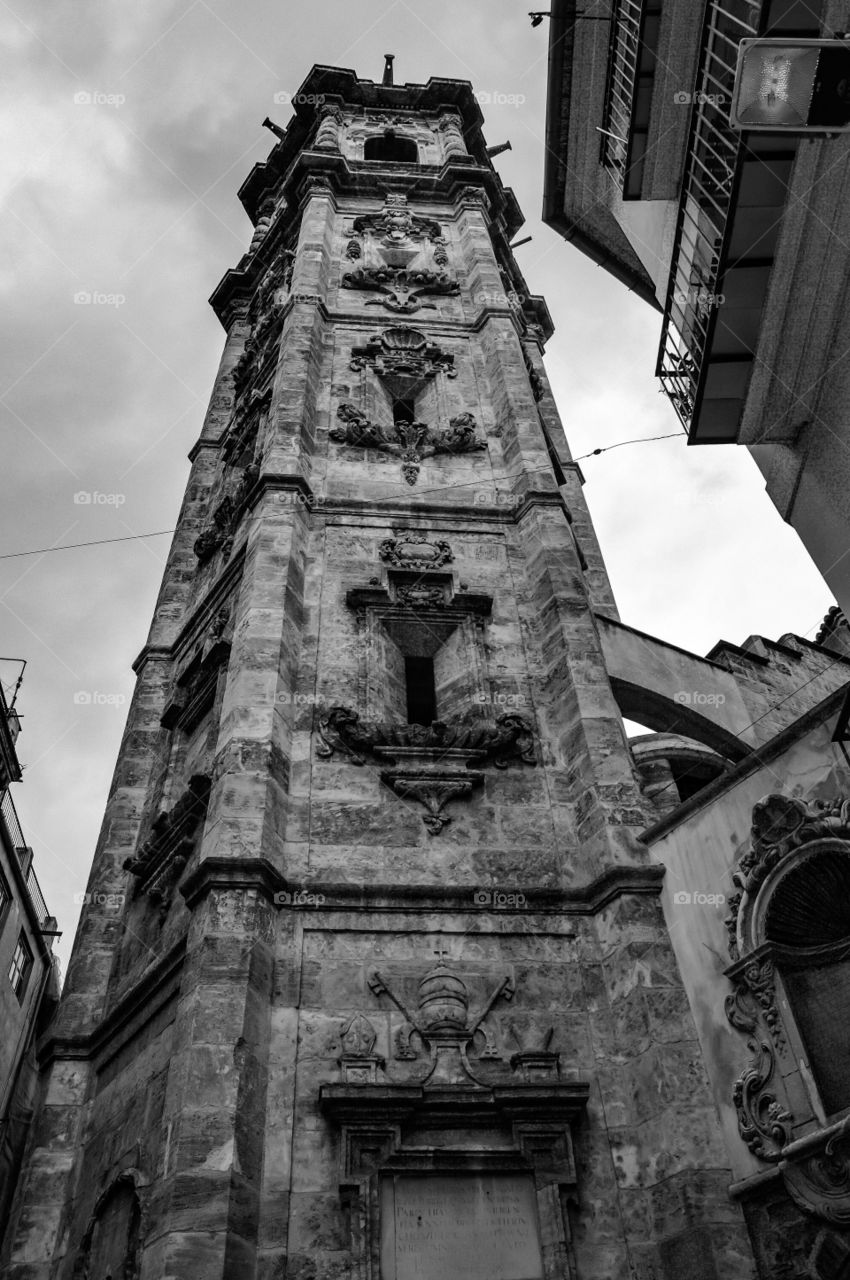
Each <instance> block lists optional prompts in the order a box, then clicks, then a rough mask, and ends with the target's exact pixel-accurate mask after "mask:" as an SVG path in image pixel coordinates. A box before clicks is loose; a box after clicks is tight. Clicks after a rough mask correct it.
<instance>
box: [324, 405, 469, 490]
mask: <svg viewBox="0 0 850 1280" xmlns="http://www.w3.org/2000/svg"><path fill="white" fill-rule="evenodd" d="M337 417H338V418H339V420H340V422H341V423H342V424H343V425H342V426H340V427H331V429H330V431H329V432H328V434H329V436H330V438H331V440H336V441H338V442H339V443H340V444H351V445H357V446H359V447H360V448H361V449H378V450H379V451H380V452H382V453H391V454H393V455H395V456H396V457H398V458H401V471H402V475H403V476H404V478H405V480H406V481H407V483H408V484H410V485H413V484H416V481H417V479H418V477H419V470H420V467H421V464H422V460H423V458H430V457H433V456H434V455H435V454H438V453H473V452H475V451H477V450H479V449H486V448H487V445H486V442H485V441H483V440H479V439H478V437H477V436H476V434H475V419H474V418H473V417H472V414H470V413H461V414H459V415H458V416H457V417H456V418H452V419H451V420H450V421H449V425H448V428H447V429H445V430H443V431H434V430H433V429H432V428H431V427H429V426H428V425H427V424H426V423H424V422H394V423H392V425H389V426H382V425H380V424H378V423H376V422H371V421H370V420H369V419H368V418H367V417H366V415H365V414H363V413H361V412H360V410H359V409H355V407H354V405H351V404H341V405H340V406H339V408H338V409H337Z"/></svg>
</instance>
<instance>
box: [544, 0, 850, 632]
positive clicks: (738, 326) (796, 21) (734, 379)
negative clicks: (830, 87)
mask: <svg viewBox="0 0 850 1280" xmlns="http://www.w3.org/2000/svg"><path fill="white" fill-rule="evenodd" d="M584 10H587V12H583V11H582V8H581V7H580V6H577V5H576V4H575V3H574V2H573V0H553V4H552V16H551V33H550V39H551V43H550V57H549V87H548V105H547V126H546V141H547V151H546V154H547V161H546V173H545V195H544V219H545V220H546V221H547V222H548V223H549V225H550V226H552V227H553V228H555V229H556V230H558V231H560V233H561V234H562V235H564V236H565V237H566V239H568V240H570V241H571V242H572V243H573V244H575V245H576V247H577V248H579V249H581V250H582V251H583V252H584V253H586V254H588V255H589V256H590V257H591V258H592V259H593V261H595V262H598V263H599V264H600V265H601V266H603V267H604V268H605V269H606V270H608V271H610V272H611V273H612V274H613V275H615V276H616V277H617V279H619V280H621V281H622V282H623V283H624V284H625V285H626V286H627V287H628V288H629V289H631V290H633V291H634V292H636V293H638V294H639V295H640V296H641V297H642V298H644V299H645V300H646V301H647V303H648V304H649V305H651V306H653V307H655V308H657V309H658V310H659V312H660V313H661V315H662V325H661V342H660V349H659V355H658V365H657V370H656V372H657V375H658V377H659V378H660V379H661V383H662V386H663V388H664V390H665V391H666V392H667V395H668V396H669V398H670V400H671V403H672V406H673V408H674V410H675V412H676V413H677V414H678V416H679V419H680V420H681V423H682V425H683V427H684V429H685V431H686V432H687V434H688V441H689V443H691V444H722V443H737V444H741V445H746V446H747V448H748V449H749V450H750V453H751V455H752V457H753V458H754V459H755V461H756V463H757V464H758V466H759V468H760V470H761V472H762V474H763V475H764V477H765V480H766V485H767V492H768V493H769V495H770V497H771V498H772V500H773V502H774V503H775V504H776V506H777V508H778V510H779V511H780V513H781V515H782V516H783V518H784V519H785V520H787V521H788V522H789V523H790V524H791V525H792V526H793V527H794V528H795V529H796V530H797V532H798V534H799V535H800V537H801V539H802V540H803V542H804V544H805V546H806V547H807V549H808V551H809V553H810V555H811V556H812V558H813V560H814V561H815V563H816V564H817V566H818V568H819V570H820V572H821V573H822V574H823V576H824V577H825V579H826V581H827V582H828V584H829V586H830V587H831V589H832V590H833V591H834V593H835V597H836V599H837V600H838V601H839V603H840V604H841V605H842V607H843V608H844V609H845V611H846V610H847V609H848V608H850V514H848V505H847V502H846V493H847V488H848V480H850V429H848V425H847V407H846V406H847V404H848V401H849V400H850V381H849V380H848V379H850V364H848V357H847V351H848V348H850V311H849V310H848V308H847V306H846V296H847V276H848V265H850V258H848V247H850V202H848V194H847V190H848V184H850V164H848V151H847V146H848V144H847V140H846V137H843V136H842V137H839V138H833V139H829V138H824V137H823V136H819V137H810V138H804V139H801V138H798V137H794V136H789V135H771V134H755V133H747V134H744V135H741V134H740V133H737V132H735V131H734V130H733V129H732V128H731V127H730V124H729V107H730V101H731V96H732V86H733V83H734V74H735V65H736V58H737V50H738V45H739V43H740V41H741V40H742V39H744V38H750V37H753V36H764V35H769V36H780V37H788V38H794V37H804V38H814V37H818V36H822V35H825V34H826V35H831V34H833V33H834V32H841V31H844V30H845V29H846V28H847V27H848V26H850V7H848V5H847V4H846V3H844V2H843V0H813V2H812V3H809V2H808V0H805V2H804V0H763V2H762V3H750V2H749V0H710V2H709V3H707V4H705V5H701V4H700V5H697V4H693V3H689V2H688V0H610V2H609V0H605V3H603V4H601V5H594V6H593V10H592V14H593V16H592V18H591V16H590V12H589V8H588V6H584Z"/></svg>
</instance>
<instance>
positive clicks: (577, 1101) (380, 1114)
mask: <svg viewBox="0 0 850 1280" xmlns="http://www.w3.org/2000/svg"><path fill="white" fill-rule="evenodd" d="M589 1094H590V1085H589V1084H587V1083H585V1082H584V1081H579V1080H576V1081H559V1082H558V1083H557V1084H498V1085H493V1086H491V1087H487V1086H484V1085H482V1086H481V1087H480V1088H470V1087H468V1086H463V1085H461V1086H457V1087H452V1086H451V1085H443V1086H435V1087H431V1088H429V1087H428V1086H427V1085H403V1084H393V1083H390V1082H388V1083H386V1084H323V1085H322V1086H321V1087H320V1089H319V1106H320V1108H321V1110H322V1111H323V1112H324V1114H325V1115H327V1116H330V1117H331V1118H332V1119H333V1120H335V1121H336V1123H337V1124H352V1123H354V1124H357V1123H361V1124H362V1123H363V1122H364V1121H368V1122H370V1123H375V1122H376V1121H383V1122H384V1123H392V1124H404V1123H408V1124H409V1123H411V1122H413V1121H414V1119H415V1121H416V1122H417V1123H418V1124H423V1125H427V1124H428V1123H436V1122H439V1123H441V1124H444V1125H445V1124H448V1125H449V1126H450V1127H461V1126H462V1125H464V1124H469V1123H471V1122H474V1121H475V1120H485V1119H487V1118H489V1117H491V1116H492V1115H493V1114H494V1113H495V1114H496V1115H499V1114H501V1115H502V1116H504V1118H505V1119H506V1120H508V1121H509V1122H510V1123H512V1124H529V1123H535V1122H539V1123H544V1124H546V1125H552V1124H553V1123H555V1122H557V1121H560V1122H561V1123H566V1124H569V1123H570V1122H571V1121H574V1120H578V1119H579V1117H580V1116H582V1115H583V1114H584V1111H585V1110H586V1108H587V1100H588V1096H589ZM391 1164H392V1158H390V1160H389V1161H388V1165H389V1166H391Z"/></svg>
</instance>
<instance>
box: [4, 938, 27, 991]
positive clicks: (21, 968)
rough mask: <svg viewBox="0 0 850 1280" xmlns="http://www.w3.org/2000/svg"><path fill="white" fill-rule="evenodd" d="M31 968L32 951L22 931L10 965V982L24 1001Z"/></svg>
mask: <svg viewBox="0 0 850 1280" xmlns="http://www.w3.org/2000/svg"><path fill="white" fill-rule="evenodd" d="M31 969H32V951H31V949H30V945H29V943H28V942H27V940H26V938H25V937H24V935H23V933H21V934H20V936H19V938H18V944H17V946H16V947H15V954H14V955H13V956H12V963H11V964H10V965H9V982H10V983H11V984H12V990H13V991H14V993H15V995H16V996H17V997H18V1000H19V1001H23V998H24V993H25V991H26V989H27V982H28V981H29V976H30V970H31Z"/></svg>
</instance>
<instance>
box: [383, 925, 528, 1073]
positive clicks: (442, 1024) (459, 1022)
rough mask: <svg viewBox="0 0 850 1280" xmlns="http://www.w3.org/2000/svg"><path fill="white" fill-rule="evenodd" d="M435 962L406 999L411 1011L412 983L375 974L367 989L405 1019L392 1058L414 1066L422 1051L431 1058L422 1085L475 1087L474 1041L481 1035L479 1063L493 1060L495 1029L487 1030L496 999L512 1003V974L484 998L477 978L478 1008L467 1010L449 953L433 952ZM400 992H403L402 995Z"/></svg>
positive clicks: (466, 993)
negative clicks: (382, 997) (386, 1001)
mask: <svg viewBox="0 0 850 1280" xmlns="http://www.w3.org/2000/svg"><path fill="white" fill-rule="evenodd" d="M437 956H438V960H437V963H436V964H435V965H433V966H432V967H431V968H429V969H428V971H427V972H426V973H425V974H424V975H423V977H422V978H421V979H420V980H419V982H418V983H417V984H416V987H415V988H414V990H413V991H411V992H410V994H412V995H415V1007H411V1002H410V1000H409V996H408V991H409V990H410V987H411V983H410V980H409V979H408V980H407V981H406V982H404V983H401V982H399V981H395V980H394V981H393V984H392V985H390V981H389V980H388V979H387V978H385V977H384V976H383V975H382V974H381V973H379V972H378V971H377V970H376V971H374V972H373V973H372V974H371V975H370V977H369V988H370V990H371V991H372V992H373V994H374V995H375V996H379V997H380V996H386V997H387V998H388V999H389V1000H390V1001H391V1003H392V1004H393V1005H395V1007H396V1009H398V1011H399V1013H401V1015H402V1017H403V1018H404V1020H405V1021H404V1022H403V1023H402V1025H401V1026H400V1027H398V1028H397V1030H396V1034H395V1057H396V1058H397V1059H399V1060H401V1061H405V1060H408V1061H412V1060H414V1059H416V1058H418V1057H420V1055H421V1054H422V1052H423V1050H424V1051H425V1052H426V1053H427V1054H428V1056H429V1059H430V1069H429V1071H428V1074H427V1075H426V1076H425V1077H424V1080H423V1083H427V1084H429V1085H451V1084H466V1085H469V1084H470V1083H472V1084H479V1081H478V1080H476V1078H475V1076H474V1075H473V1073H472V1069H471V1066H470V1057H471V1055H472V1051H473V1044H474V1043H475V1038H476V1036H480V1037H481V1040H480V1043H481V1046H482V1048H481V1052H480V1053H479V1055H478V1057H479V1058H497V1059H500V1058H501V1055H500V1053H499V1052H498V1050H496V1049H495V1047H494V1033H493V1029H492V1028H491V1029H489V1030H487V1029H485V1023H486V1021H487V1019H488V1018H489V1017H491V1015H492V1011H493V1007H494V1005H495V1004H496V1003H497V1002H498V1001H499V1000H505V1001H510V1000H512V999H513V996H514V992H515V990H516V987H515V984H514V980H513V978H512V977H511V976H510V975H507V976H505V977H503V978H502V980H501V982H499V983H498V984H497V985H496V986H495V987H494V988H491V989H490V991H489V994H487V988H486V987H484V986H483V984H482V982H481V980H480V979H478V980H477V981H476V988H477V989H478V992H479V997H483V998H482V999H481V1003H480V1004H477V1007H475V1008H471V1007H470V1006H471V1004H472V998H471V995H470V990H469V985H468V982H467V981H465V980H464V978H463V977H462V976H461V974H460V973H459V972H458V971H457V969H456V968H455V967H454V966H453V965H452V964H450V963H448V962H447V953H446V952H444V951H443V950H442V949H438V951H437ZM400 988H401V990H400Z"/></svg>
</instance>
